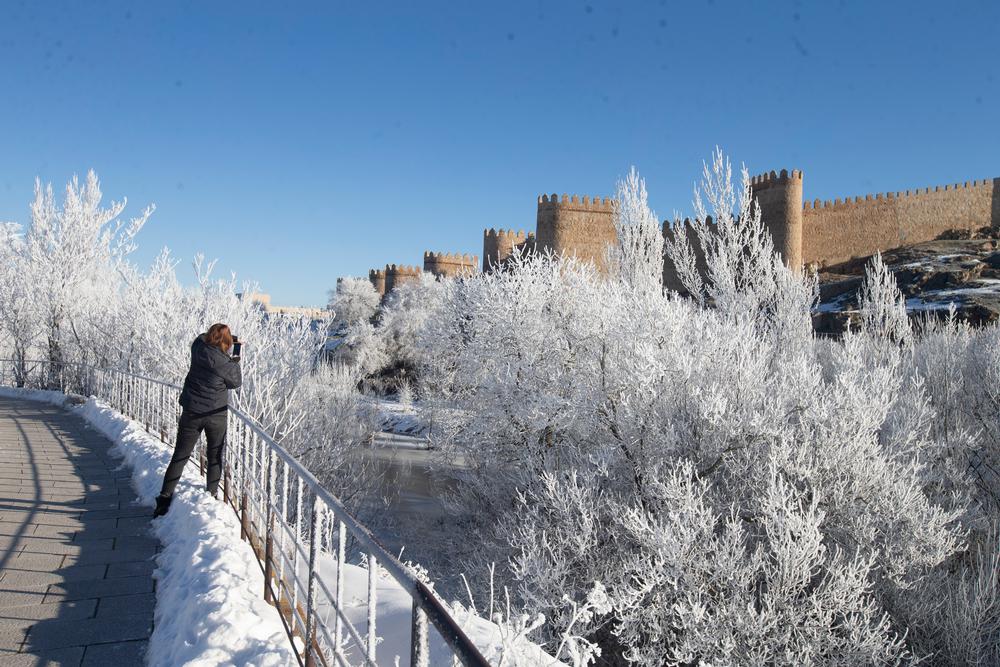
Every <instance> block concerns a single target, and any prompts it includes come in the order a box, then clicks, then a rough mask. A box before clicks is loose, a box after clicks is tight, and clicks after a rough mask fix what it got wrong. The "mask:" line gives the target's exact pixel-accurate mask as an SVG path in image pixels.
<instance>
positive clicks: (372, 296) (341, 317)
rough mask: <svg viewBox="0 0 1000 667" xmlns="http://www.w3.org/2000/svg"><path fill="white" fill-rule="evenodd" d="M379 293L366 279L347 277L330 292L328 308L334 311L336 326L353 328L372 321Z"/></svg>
mask: <svg viewBox="0 0 1000 667" xmlns="http://www.w3.org/2000/svg"><path fill="white" fill-rule="evenodd" d="M378 302H379V293H378V292H376V291H375V286H374V285H372V284H371V281H369V280H367V279H365V278H354V277H350V276H348V277H345V278H341V279H340V280H338V281H337V289H336V290H332V291H331V292H330V302H329V305H328V308H329V309H330V310H331V311H333V314H334V315H333V318H334V320H333V321H334V325H335V326H344V327H347V326H351V325H353V324H356V323H358V322H363V321H367V320H370V319H371V318H372V317H374V316H375V311H376V309H377V308H378Z"/></svg>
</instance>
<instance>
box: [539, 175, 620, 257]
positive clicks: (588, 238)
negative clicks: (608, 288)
mask: <svg viewBox="0 0 1000 667" xmlns="http://www.w3.org/2000/svg"><path fill="white" fill-rule="evenodd" d="M616 242H617V235H616V233H615V223H614V200H612V199H611V198H610V197H605V198H604V199H601V198H600V197H594V198H593V199H591V198H590V197H586V196H585V197H583V198H582V199H581V198H580V197H579V196H577V195H573V196H572V197H569V196H568V195H565V194H564V195H563V196H562V199H561V200H560V199H559V197H558V196H557V195H554V194H553V195H542V196H541V197H539V198H538V218H537V238H536V243H537V245H538V249H539V250H551V251H552V252H553V253H555V254H565V255H576V256H577V257H578V258H580V259H582V260H585V261H590V262H593V263H594V264H595V265H596V266H597V267H598V268H600V269H601V270H602V271H603V270H605V268H606V259H607V248H608V246H609V245H614V244H615V243H616Z"/></svg>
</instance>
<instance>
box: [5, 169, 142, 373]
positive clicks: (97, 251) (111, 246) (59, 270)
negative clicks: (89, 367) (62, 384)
mask: <svg viewBox="0 0 1000 667" xmlns="http://www.w3.org/2000/svg"><path fill="white" fill-rule="evenodd" d="M102 198H103V195H102V193H101V187H100V183H99V182H98V180H97V175H96V174H95V173H94V172H93V171H90V172H88V173H87V178H86V180H85V181H84V182H83V183H82V184H81V183H80V182H79V180H78V179H77V178H76V177H75V176H74V177H73V179H72V180H71V181H70V182H69V183H68V184H67V185H66V191H65V195H64V200H63V202H62V203H61V204H58V203H57V202H56V199H55V194H54V192H53V190H52V186H51V185H48V186H46V187H44V188H43V187H42V185H41V183H40V182H36V183H35V199H34V201H33V202H32V205H31V225H30V226H29V227H28V229H27V232H26V234H25V239H24V244H23V250H22V252H23V254H24V256H25V260H26V261H27V263H28V264H30V266H31V269H32V280H33V285H32V293H33V296H34V299H35V304H36V307H37V308H38V309H39V312H40V313H41V320H42V326H43V328H44V334H43V335H44V336H45V346H46V356H47V358H48V360H49V361H50V362H52V363H53V364H54V365H56V366H55V367H57V366H58V364H60V363H62V362H63V361H65V360H66V354H65V351H64V348H65V347H66V346H67V345H72V344H74V343H75V344H77V346H78V347H79V342H80V341H79V339H78V337H77V331H76V323H77V321H78V320H79V319H80V318H82V317H86V315H87V313H88V309H92V308H94V307H96V306H97V300H99V298H100V295H101V293H102V291H106V290H107V288H108V287H109V286H111V285H113V284H114V283H115V281H116V276H115V272H116V270H117V268H118V267H119V265H120V264H121V263H122V262H123V261H125V258H126V257H127V256H128V254H129V253H131V252H132V250H134V248H135V245H134V242H133V240H134V238H135V236H136V234H137V233H138V232H139V230H140V229H142V227H143V225H144V224H145V223H146V221H147V220H148V218H149V216H150V215H151V214H152V212H153V207H151V206H150V207H147V208H146V209H145V210H144V211H142V213H141V214H140V215H139V216H138V217H135V218H132V219H130V220H124V219H122V218H121V214H122V213H123V211H124V210H125V205H126V201H125V200H122V201H120V202H111V203H110V205H109V206H107V207H104V206H103V205H102V202H101V200H102Z"/></svg>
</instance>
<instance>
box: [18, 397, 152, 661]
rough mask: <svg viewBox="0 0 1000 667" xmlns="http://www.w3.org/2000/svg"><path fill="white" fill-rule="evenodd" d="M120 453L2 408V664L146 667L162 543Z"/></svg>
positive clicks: (84, 434) (21, 405)
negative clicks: (157, 556)
mask: <svg viewBox="0 0 1000 667" xmlns="http://www.w3.org/2000/svg"><path fill="white" fill-rule="evenodd" d="M110 447H111V443H110V442H109V441H108V440H107V439H106V438H104V437H103V436H101V435H100V434H99V433H98V432H97V431H95V430H92V429H90V428H89V427H88V426H87V425H86V423H85V422H84V421H83V420H82V419H81V418H79V417H77V416H76V415H73V414H71V413H69V412H66V411H64V410H62V409H60V408H57V407H54V406H51V405H47V404H43V403H36V402H31V401H22V400H16V399H10V398H3V397H0V665H74V666H79V665H88V666H89V665H112V666H114V667H127V666H129V665H142V664H144V659H143V654H144V652H145V649H146V643H147V640H148V639H149V635H150V632H151V631H152V626H153V607H154V605H155V594H154V592H153V578H152V572H153V568H154V563H153V556H154V555H155V553H156V551H157V548H158V542H157V540H156V539H155V538H154V537H153V536H152V535H151V534H150V532H149V521H150V518H149V517H150V509H149V508H147V507H140V506H139V505H137V504H136V500H137V499H136V496H135V493H134V492H133V491H132V488H131V486H130V484H129V480H130V477H131V475H130V472H129V471H128V470H127V469H123V470H119V469H118V468H119V466H120V465H121V459H117V458H115V457H113V456H111V454H110V453H109V452H108V449H109V448H110Z"/></svg>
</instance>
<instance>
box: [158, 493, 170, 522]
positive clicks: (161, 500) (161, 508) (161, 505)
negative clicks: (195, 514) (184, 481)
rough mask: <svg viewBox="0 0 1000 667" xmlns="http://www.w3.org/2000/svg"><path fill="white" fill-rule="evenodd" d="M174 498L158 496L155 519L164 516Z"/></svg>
mask: <svg viewBox="0 0 1000 667" xmlns="http://www.w3.org/2000/svg"><path fill="white" fill-rule="evenodd" d="M171 500H173V496H156V509H155V510H153V518H154V519H155V518H156V517H158V516H163V515H164V514H166V513H167V510H169V509H170V501H171Z"/></svg>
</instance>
